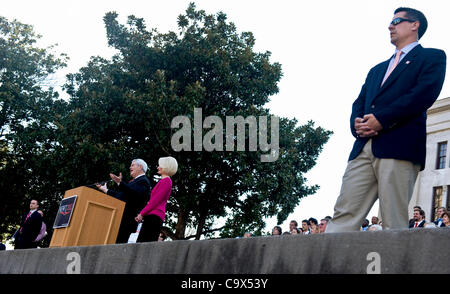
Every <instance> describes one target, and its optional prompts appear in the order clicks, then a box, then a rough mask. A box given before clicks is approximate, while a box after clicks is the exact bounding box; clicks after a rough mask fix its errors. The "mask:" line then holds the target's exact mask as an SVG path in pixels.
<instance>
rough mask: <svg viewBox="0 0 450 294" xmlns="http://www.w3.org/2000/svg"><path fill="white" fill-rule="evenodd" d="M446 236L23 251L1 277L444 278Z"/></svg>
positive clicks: (7, 259) (5, 264)
mask: <svg viewBox="0 0 450 294" xmlns="http://www.w3.org/2000/svg"><path fill="white" fill-rule="evenodd" d="M448 244H450V229H449V228H436V229H412V230H392V231H378V232H354V233H339V234H321V235H307V236H281V237H255V238H249V239H222V240H204V241H173V242H160V243H143V244H124V245H105V246H87V247H65V248H51V249H50V248H47V249H28V250H15V251H3V252H0V273H1V274H5V273H8V274H66V273H81V274H128V273H130V274H131V273H132V274H318V273H321V274H366V273H382V274H394V273H395V274H396V273H405V274H411V273H414V274H419V273H442V274H444V273H445V274H450V267H449V266H448V265H449V264H450V250H448Z"/></svg>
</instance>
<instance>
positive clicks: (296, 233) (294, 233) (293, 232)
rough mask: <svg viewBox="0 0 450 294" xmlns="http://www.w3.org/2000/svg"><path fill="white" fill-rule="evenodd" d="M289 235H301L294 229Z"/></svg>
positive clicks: (298, 230)
mask: <svg viewBox="0 0 450 294" xmlns="http://www.w3.org/2000/svg"><path fill="white" fill-rule="evenodd" d="M290 233H291V235H299V234H301V231H300V229H297V228H294V229H292V230H291V231H290Z"/></svg>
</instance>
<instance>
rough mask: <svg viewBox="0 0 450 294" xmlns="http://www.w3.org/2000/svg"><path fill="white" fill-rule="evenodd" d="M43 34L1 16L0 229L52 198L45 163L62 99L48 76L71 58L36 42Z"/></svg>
mask: <svg viewBox="0 0 450 294" xmlns="http://www.w3.org/2000/svg"><path fill="white" fill-rule="evenodd" d="M39 38H40V36H39V35H36V34H35V32H34V31H33V27H32V26H30V25H26V24H22V23H20V22H18V21H16V20H14V21H8V20H7V19H6V18H4V17H0V179H1V180H0V194H1V197H0V231H1V232H5V231H8V230H10V229H11V228H10V227H9V225H13V224H17V223H19V222H20V219H21V217H22V214H23V213H24V211H23V210H24V209H26V208H27V206H28V204H29V201H30V199H31V198H39V197H41V198H42V199H44V203H45V199H49V200H50V199H51V195H50V194H48V191H51V188H53V187H52V185H51V184H49V183H52V182H53V179H52V178H53V177H54V174H53V175H52V174H51V173H52V171H50V170H46V169H45V167H46V166H47V167H48V166H50V165H47V164H48V163H49V162H51V161H52V160H51V159H50V157H49V156H50V155H51V153H52V149H53V148H54V147H53V146H54V145H55V144H56V134H55V131H56V130H57V127H56V125H55V114H57V113H59V112H60V111H62V109H63V108H64V102H63V101H60V100H59V99H58V93H57V92H55V91H54V90H53V88H52V87H51V84H52V83H51V80H50V79H49V78H50V77H51V75H52V74H53V73H54V72H55V71H56V70H58V69H59V68H61V67H63V66H65V61H66V59H67V57H66V56H65V55H64V54H61V55H60V56H55V55H54V54H53V53H52V52H51V51H52V49H53V47H52V46H50V47H48V48H39V47H38V46H36V42H37V40H38V39H39ZM53 194H55V192H53Z"/></svg>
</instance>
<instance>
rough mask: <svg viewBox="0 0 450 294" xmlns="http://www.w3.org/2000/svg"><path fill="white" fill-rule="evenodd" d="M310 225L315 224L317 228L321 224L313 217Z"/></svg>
mask: <svg viewBox="0 0 450 294" xmlns="http://www.w3.org/2000/svg"><path fill="white" fill-rule="evenodd" d="M309 223H313V224H315V225H316V226H317V225H318V224H319V223H318V222H317V220H316V219H315V218H313V217H311V218H309Z"/></svg>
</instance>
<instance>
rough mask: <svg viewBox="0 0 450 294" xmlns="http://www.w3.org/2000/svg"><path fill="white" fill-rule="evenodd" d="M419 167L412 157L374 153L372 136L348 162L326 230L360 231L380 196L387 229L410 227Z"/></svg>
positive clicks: (382, 214)
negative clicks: (377, 154)
mask: <svg viewBox="0 0 450 294" xmlns="http://www.w3.org/2000/svg"><path fill="white" fill-rule="evenodd" d="M419 169H420V165H418V164H414V163H412V162H410V161H405V160H397V159H390V158H376V157H374V156H373V153H372V140H371V139H370V140H369V141H368V142H367V143H366V145H365V146H364V148H363V150H362V151H361V153H360V154H359V155H358V157H356V158H355V159H354V160H351V161H349V163H348V165H347V169H346V170H345V173H344V176H343V179H342V187H341V192H340V195H339V197H338V199H337V201H336V204H335V207H334V216H333V218H332V220H331V221H330V222H329V223H328V225H327V229H326V232H327V233H335V232H348V231H359V230H360V228H361V225H362V222H363V220H364V219H365V218H366V217H367V214H368V213H369V211H370V209H371V208H372V206H373V204H374V203H375V201H376V200H377V198H378V199H379V201H380V213H381V221H382V226H383V229H406V228H408V204H409V201H410V200H411V197H412V193H413V189H414V183H415V181H416V178H417V174H418V172H419Z"/></svg>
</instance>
